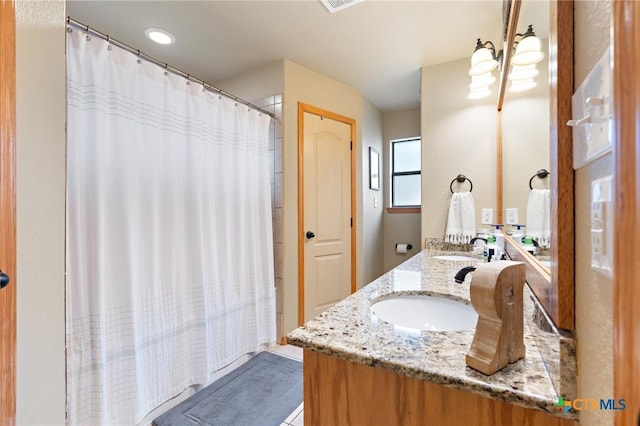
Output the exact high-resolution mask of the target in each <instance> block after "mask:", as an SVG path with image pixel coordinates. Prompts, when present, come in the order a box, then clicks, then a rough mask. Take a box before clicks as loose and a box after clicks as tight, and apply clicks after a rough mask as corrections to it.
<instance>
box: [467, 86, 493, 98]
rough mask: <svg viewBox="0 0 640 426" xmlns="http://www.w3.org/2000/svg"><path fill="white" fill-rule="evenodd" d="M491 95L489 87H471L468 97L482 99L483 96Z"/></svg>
mask: <svg viewBox="0 0 640 426" xmlns="http://www.w3.org/2000/svg"><path fill="white" fill-rule="evenodd" d="M490 95H491V90H489V88H488V87H484V88H481V89H471V91H470V92H469V96H467V98H469V99H482V98H486V97H487V96H490Z"/></svg>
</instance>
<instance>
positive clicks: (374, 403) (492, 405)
mask: <svg viewBox="0 0 640 426" xmlns="http://www.w3.org/2000/svg"><path fill="white" fill-rule="evenodd" d="M460 356H464V353H461V355H460ZM303 365H304V367H303V370H304V379H303V380H304V383H303V389H304V423H305V425H313V426H335V425H385V426H429V425H434V426H441V425H447V426H467V425H470V424H473V425H474V426H495V425H545V426H569V425H574V424H575V422H574V421H572V420H570V419H566V418H563V417H560V416H554V415H552V414H549V413H546V412H543V411H541V410H534V409H531V408H524V407H520V406H517V405H512V404H509V403H507V402H503V401H500V400H497V399H493V398H487V397H484V396H480V395H477V394H474V393H471V392H468V391H462V390H459V389H454V388H451V387H446V386H443V385H439V384H436V383H432V382H428V381H426V380H419V379H416V378H413V377H408V376H404V375H401V374H396V373H393V372H390V371H387V370H384V369H382V368H379V367H371V366H368V365H362V364H357V363H354V362H349V361H346V360H343V359H340V358H336V357H333V356H330V355H326V354H322V353H318V352H312V351H310V350H305V351H304V362H303Z"/></svg>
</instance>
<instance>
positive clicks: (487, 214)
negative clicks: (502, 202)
mask: <svg viewBox="0 0 640 426" xmlns="http://www.w3.org/2000/svg"><path fill="white" fill-rule="evenodd" d="M492 223H493V209H482V224H483V225H491V224H492Z"/></svg>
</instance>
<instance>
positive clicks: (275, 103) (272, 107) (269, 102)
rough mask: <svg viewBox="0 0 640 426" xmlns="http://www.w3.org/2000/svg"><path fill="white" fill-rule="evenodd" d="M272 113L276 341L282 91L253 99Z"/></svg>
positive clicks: (278, 322) (278, 330) (281, 240)
mask: <svg viewBox="0 0 640 426" xmlns="http://www.w3.org/2000/svg"><path fill="white" fill-rule="evenodd" d="M252 103H253V104H254V105H257V106H259V107H261V108H263V109H265V110H267V111H269V112H273V113H274V114H275V119H274V120H271V127H270V129H269V158H270V164H271V206H272V210H271V211H272V216H273V254H274V271H275V281H276V341H277V342H279V341H280V338H281V336H282V334H283V326H282V304H283V300H284V294H283V281H282V269H283V267H284V258H283V248H284V232H283V215H282V211H283V210H282V207H283V204H282V95H274V96H267V97H266V98H262V99H258V100H255V101H252Z"/></svg>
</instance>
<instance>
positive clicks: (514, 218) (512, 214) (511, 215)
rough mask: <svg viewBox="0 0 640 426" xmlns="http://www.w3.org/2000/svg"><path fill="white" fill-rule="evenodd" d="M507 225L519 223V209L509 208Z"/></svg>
mask: <svg viewBox="0 0 640 426" xmlns="http://www.w3.org/2000/svg"><path fill="white" fill-rule="evenodd" d="M506 212H507V214H506V216H507V225H516V224H518V223H519V222H518V209H507V210H506Z"/></svg>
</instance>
